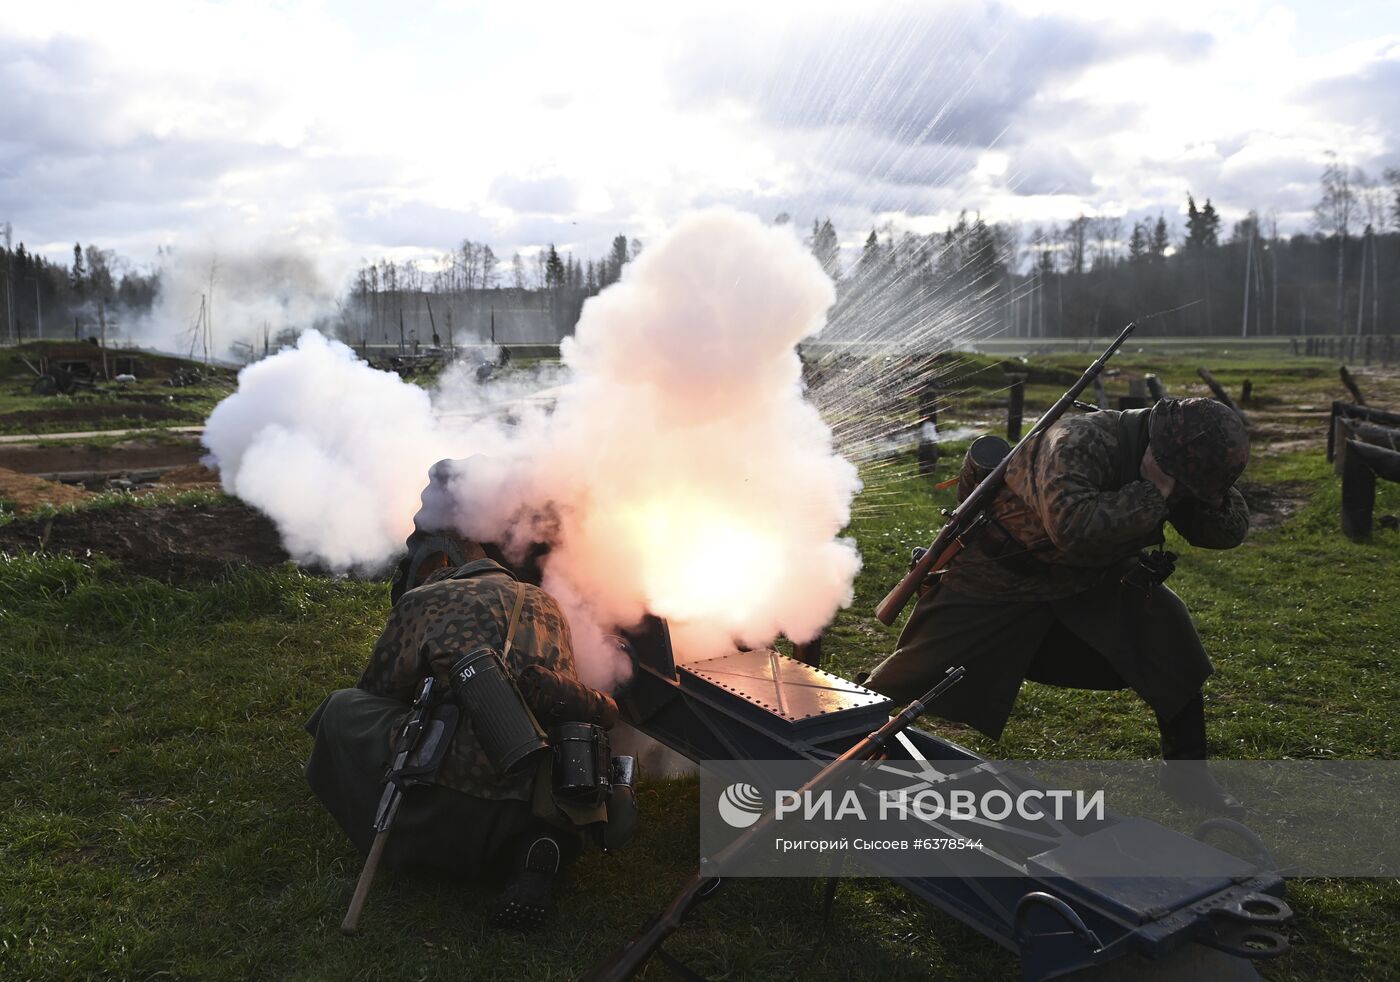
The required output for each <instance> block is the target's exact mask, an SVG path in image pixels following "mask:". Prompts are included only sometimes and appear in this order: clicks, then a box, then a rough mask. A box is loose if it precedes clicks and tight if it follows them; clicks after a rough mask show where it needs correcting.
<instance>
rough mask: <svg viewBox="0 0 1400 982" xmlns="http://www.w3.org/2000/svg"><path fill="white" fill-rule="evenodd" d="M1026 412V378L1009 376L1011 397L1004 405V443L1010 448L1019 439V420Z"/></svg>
mask: <svg viewBox="0 0 1400 982" xmlns="http://www.w3.org/2000/svg"><path fill="white" fill-rule="evenodd" d="M1025 411H1026V376H1024V375H1013V376H1011V396H1010V399H1009V400H1008V401H1007V404H1006V442H1007V443H1009V444H1011V445H1012V446H1015V445H1016V442H1017V441H1018V440H1020V439H1021V418H1022V416H1024V415H1025Z"/></svg>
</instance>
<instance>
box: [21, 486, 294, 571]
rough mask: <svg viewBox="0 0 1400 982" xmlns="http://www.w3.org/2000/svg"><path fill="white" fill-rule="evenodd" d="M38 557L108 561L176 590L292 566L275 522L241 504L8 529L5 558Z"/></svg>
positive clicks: (130, 509)
mask: <svg viewBox="0 0 1400 982" xmlns="http://www.w3.org/2000/svg"><path fill="white" fill-rule="evenodd" d="M38 550H47V551H49V552H64V553H71V554H75V555H79V556H84V555H87V554H89V553H101V554H102V555H105V556H109V557H111V558H112V559H115V560H116V561H118V562H119V563H121V564H122V565H123V566H124V567H126V569H127V570H128V571H130V572H132V573H136V574H139V575H141V576H150V577H153V578H155V579H159V580H165V581H166V582H170V583H178V582H180V581H182V580H186V579H191V578H208V577H211V576H214V575H217V574H218V573H220V572H222V571H223V570H224V569H226V568H227V567H229V566H239V565H250V566H277V565H280V564H281V563H283V562H286V560H287V559H288V556H287V553H286V552H285V551H284V550H283V549H282V542H281V539H280V538H279V537H278V535H277V529H276V527H275V526H274V525H273V524H272V522H271V521H269V520H268V519H267V518H266V517H265V516H264V515H263V514H262V513H260V512H258V511H255V510H253V509H252V508H249V507H248V506H247V505H245V504H243V503H242V502H238V501H230V502H226V503H220V504H217V505H152V506H150V507H141V506H137V505H114V506H112V507H108V508H90V509H86V510H83V511H75V512H68V513H64V514H59V515H54V516H51V517H48V518H43V519H31V520H28V521H15V522H11V523H10V524H8V525H4V526H0V552H12V553H13V552H34V551H38Z"/></svg>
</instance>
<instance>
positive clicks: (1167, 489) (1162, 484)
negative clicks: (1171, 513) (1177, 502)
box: [1142, 447, 1176, 501]
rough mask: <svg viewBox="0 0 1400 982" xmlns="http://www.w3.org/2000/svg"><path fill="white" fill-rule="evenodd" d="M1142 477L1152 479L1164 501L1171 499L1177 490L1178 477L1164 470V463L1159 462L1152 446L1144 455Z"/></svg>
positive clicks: (1146, 479) (1147, 479)
mask: <svg viewBox="0 0 1400 982" xmlns="http://www.w3.org/2000/svg"><path fill="white" fill-rule="evenodd" d="M1142 477H1143V480H1145V481H1151V482H1152V483H1153V484H1154V485H1155V486H1156V488H1157V491H1158V492H1159V493H1160V494H1161V495H1162V500H1163V501H1168V500H1170V499H1171V496H1172V493H1173V492H1174V491H1175V490H1176V478H1174V477H1172V476H1171V475H1170V474H1168V473H1167V472H1166V471H1164V470H1162V465H1161V464H1159V463H1157V457H1156V455H1155V454H1153V453H1152V448H1151V447H1148V448H1147V453H1145V454H1143V455H1142Z"/></svg>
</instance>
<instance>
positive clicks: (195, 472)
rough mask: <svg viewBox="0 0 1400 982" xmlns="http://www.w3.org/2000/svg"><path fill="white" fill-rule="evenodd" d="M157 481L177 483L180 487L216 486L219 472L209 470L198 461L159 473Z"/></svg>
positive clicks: (163, 483) (170, 483) (164, 483)
mask: <svg viewBox="0 0 1400 982" xmlns="http://www.w3.org/2000/svg"><path fill="white" fill-rule="evenodd" d="M159 483H160V484H162V485H167V484H169V485H178V486H179V487H182V488H217V487H219V486H220V484H219V472H218V471H217V470H210V469H209V468H208V467H205V466H204V465H203V464H199V463H196V464H186V465H185V466H184V467H175V468H172V469H170V470H168V471H166V472H165V473H163V474H161V476H160V481H159Z"/></svg>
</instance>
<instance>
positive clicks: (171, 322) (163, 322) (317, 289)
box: [131, 242, 343, 358]
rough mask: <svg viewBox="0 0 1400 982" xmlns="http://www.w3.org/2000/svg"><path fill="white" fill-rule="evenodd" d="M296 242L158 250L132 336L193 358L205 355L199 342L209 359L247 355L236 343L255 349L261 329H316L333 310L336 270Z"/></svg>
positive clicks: (308, 246)
mask: <svg viewBox="0 0 1400 982" xmlns="http://www.w3.org/2000/svg"><path fill="white" fill-rule="evenodd" d="M303 246H304V247H301V248H299V247H297V246H295V245H294V246H291V247H288V246H287V245H285V244H278V243H271V242H263V243H247V244H238V245H233V244H224V245H223V246H220V247H217V248H216V247H214V246H207V247H201V248H192V249H178V250H176V251H174V252H172V253H169V254H167V255H165V256H164V257H163V259H162V261H161V264H160V292H159V294H158V295H157V296H156V302H155V305H154V307H153V308H152V310H151V312H150V313H149V314H145V315H142V316H140V317H138V318H136V319H135V320H134V322H133V323H132V325H131V334H132V340H133V341H135V342H136V343H137V344H141V345H145V346H147V347H152V348H157V349H159V350H161V351H168V352H173V353H175V354H184V355H192V356H194V357H200V356H202V355H204V354H206V351H205V346H206V344H208V346H209V350H208V351H207V354H208V355H210V356H212V357H215V358H226V357H229V356H230V355H235V356H236V355H239V354H242V355H244V356H245V357H246V355H247V354H248V350H247V349H246V348H245V349H242V350H241V351H240V348H239V347H238V346H239V345H246V346H248V347H249V348H251V349H253V350H255V351H257V352H259V353H260V352H261V351H262V347H263V341H264V336H265V333H266V334H267V335H270V336H272V337H273V338H275V337H276V336H277V335H278V334H279V333H280V332H283V331H288V330H305V329H307V328H314V327H316V326H318V325H319V324H321V323H322V322H324V321H326V320H327V319H329V318H331V317H333V316H334V315H335V313H336V299H337V297H336V283H338V282H339V281H340V279H342V278H343V277H342V276H341V275H340V274H341V273H343V270H339V269H330V268H327V267H328V265H329V263H330V261H328V260H327V261H323V260H319V259H315V258H313V255H322V254H324V252H325V251H324V250H317V249H315V248H314V247H313V244H312V243H310V242H307V243H303ZM201 305H202V306H203V307H204V312H203V314H201ZM206 326H207V328H208V332H207V334H206V331H205V328H206Z"/></svg>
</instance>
